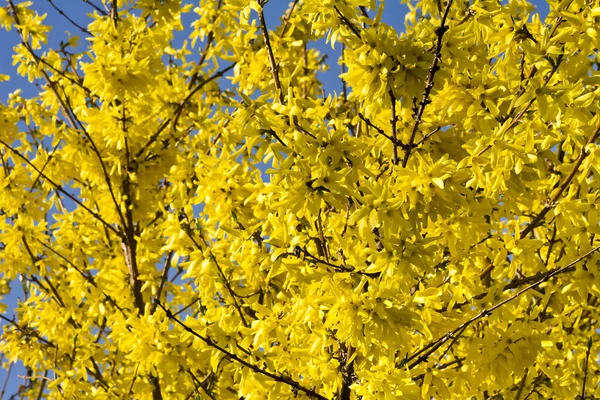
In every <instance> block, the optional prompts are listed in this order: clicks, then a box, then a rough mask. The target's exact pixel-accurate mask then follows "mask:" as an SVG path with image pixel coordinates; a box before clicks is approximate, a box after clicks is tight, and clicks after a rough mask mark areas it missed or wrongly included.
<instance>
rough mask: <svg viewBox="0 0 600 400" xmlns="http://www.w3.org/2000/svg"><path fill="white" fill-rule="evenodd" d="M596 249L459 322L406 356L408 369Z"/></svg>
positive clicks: (597, 248)
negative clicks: (495, 311) (466, 329)
mask: <svg viewBox="0 0 600 400" xmlns="http://www.w3.org/2000/svg"><path fill="white" fill-rule="evenodd" d="M598 250H600V246H597V247H595V248H593V249H592V250H590V251H588V252H587V253H585V254H584V255H582V256H580V257H578V258H577V259H575V260H574V261H572V262H570V263H569V264H567V265H565V266H564V267H562V268H559V269H557V270H554V271H553V272H552V273H550V274H547V275H545V276H544V277H542V278H541V279H539V280H537V281H535V282H534V283H532V284H531V285H529V286H527V287H525V288H523V289H521V290H520V291H518V292H517V293H515V294H514V295H512V296H510V297H508V298H506V299H504V300H502V301H501V302H499V303H497V304H495V305H493V306H491V307H489V308H486V309H485V310H483V311H481V312H479V313H478V314H476V315H475V316H474V317H472V318H470V319H469V320H467V321H465V322H463V323H462V324H460V325H459V326H458V327H457V328H455V329H454V330H452V331H450V332H447V333H446V334H444V335H443V336H442V337H440V338H438V339H437V340H434V341H432V342H430V343H429V344H427V345H426V346H425V347H423V348H422V349H420V350H419V351H417V352H415V353H414V354H413V355H411V356H410V357H408V358H407V361H406V362H410V361H412V360H414V359H415V358H416V361H415V362H414V363H412V364H411V366H410V369H412V368H414V367H416V366H417V365H418V364H420V363H422V362H423V361H426V360H427V359H428V358H429V356H430V355H431V354H432V353H433V352H435V351H436V350H437V349H439V348H440V347H441V346H443V345H444V344H445V343H446V342H447V341H448V340H450V339H453V338H454V337H455V335H456V334H457V333H458V332H460V331H461V330H463V329H465V328H466V327H468V326H469V325H471V324H472V323H473V322H475V321H477V320H478V319H480V318H484V317H488V316H489V315H490V314H491V313H492V312H493V311H494V310H496V309H498V308H500V307H502V306H503V305H505V304H506V303H509V302H511V301H513V300H514V299H516V298H518V297H520V296H521V295H523V294H524V293H526V292H528V291H529V290H531V289H533V288H535V287H537V286H539V285H540V284H542V283H544V282H546V281H548V280H549V279H550V278H552V277H554V276H556V275H559V274H561V273H564V272H566V271H567V270H569V269H570V268H571V267H572V266H574V265H575V264H577V263H579V262H581V261H582V260H584V259H586V258H587V257H589V256H590V255H592V254H593V253H595V252H596V251H598ZM417 357H418V358H417Z"/></svg>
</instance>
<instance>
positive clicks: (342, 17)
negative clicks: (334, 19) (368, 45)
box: [333, 6, 362, 41]
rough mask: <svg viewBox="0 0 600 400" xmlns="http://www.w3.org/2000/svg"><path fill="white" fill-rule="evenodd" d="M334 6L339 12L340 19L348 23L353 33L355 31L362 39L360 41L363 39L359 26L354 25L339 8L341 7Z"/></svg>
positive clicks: (345, 23)
mask: <svg viewBox="0 0 600 400" xmlns="http://www.w3.org/2000/svg"><path fill="white" fill-rule="evenodd" d="M333 8H334V9H335V11H336V12H337V14H338V16H339V17H340V19H341V20H342V22H343V23H344V25H346V26H347V27H348V28H350V30H351V31H352V33H354V34H355V35H356V37H358V38H359V39H360V41H362V35H361V34H360V31H359V30H358V28H357V27H356V26H354V24H353V23H352V22H351V21H350V20H349V19H348V18H346V17H345V16H344V14H342V13H341V11H340V10H339V8H337V6H333Z"/></svg>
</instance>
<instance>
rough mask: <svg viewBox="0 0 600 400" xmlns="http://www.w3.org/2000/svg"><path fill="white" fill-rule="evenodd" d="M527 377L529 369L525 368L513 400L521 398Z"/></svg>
mask: <svg viewBox="0 0 600 400" xmlns="http://www.w3.org/2000/svg"><path fill="white" fill-rule="evenodd" d="M527 375H529V368H525V374H524V375H523V378H521V382H520V384H519V388H518V389H517V393H516V394H515V400H519V399H520V398H521V394H522V393H523V389H525V383H526V382H527Z"/></svg>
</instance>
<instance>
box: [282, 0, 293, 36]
mask: <svg viewBox="0 0 600 400" xmlns="http://www.w3.org/2000/svg"><path fill="white" fill-rule="evenodd" d="M296 5H298V0H294V2H293V3H292V5H291V7H290V9H289V10H288V11H287V12H286V13H285V15H284V16H283V24H282V26H281V32H280V33H279V37H280V38H282V37H283V35H285V30H286V29H287V27H288V24H289V23H290V18H291V17H292V14H293V13H294V9H295V8H296Z"/></svg>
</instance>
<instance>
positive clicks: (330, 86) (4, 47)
mask: <svg viewBox="0 0 600 400" xmlns="http://www.w3.org/2000/svg"><path fill="white" fill-rule="evenodd" d="M15 2H16V3H18V2H19V1H18V0H15ZM53 2H54V4H55V5H56V6H57V7H59V8H61V9H62V10H63V11H65V12H66V13H67V14H68V15H69V17H70V18H72V19H73V20H75V21H76V22H78V23H79V24H80V25H83V26H85V25H86V20H87V17H86V14H87V13H90V12H92V10H93V9H92V7H90V6H89V5H88V4H85V3H84V1H83V0H53ZM95 3H96V4H100V1H99V0H96V1H95ZM184 3H194V1H190V0H184ZM533 4H535V5H536V6H537V7H538V12H540V14H542V18H543V17H544V16H545V15H546V13H547V12H548V5H547V3H545V2H541V1H539V0H537V1H534V2H533ZM287 6H288V0H271V1H269V3H268V4H267V5H266V6H265V14H266V19H267V25H268V26H269V28H271V29H272V28H274V27H276V26H277V25H279V17H280V16H281V15H283V13H284V11H285V10H286V9H287ZM34 7H35V9H36V10H38V12H39V13H40V14H44V13H47V18H46V24H48V25H51V26H53V30H52V32H51V33H50V43H49V46H50V47H54V46H58V45H59V43H60V41H61V40H65V39H66V38H67V37H68V36H67V33H66V32H67V31H69V32H72V34H74V35H78V34H79V33H80V32H78V31H77V30H76V28H75V27H73V26H72V25H71V24H70V23H69V22H68V21H67V20H66V19H65V18H64V17H63V16H61V15H60V14H59V13H58V11H56V10H55V9H54V8H53V7H52V5H51V4H50V2H49V1H48V0H35V1H34ZM406 10H407V8H406V6H404V5H401V4H400V0H387V1H386V8H385V11H384V13H383V21H384V22H385V23H387V24H389V25H391V26H393V27H395V28H396V29H397V30H398V31H401V30H402V27H403V25H404V14H405V12H406ZM193 16H194V15H193V14H192V15H190V16H189V17H188V18H184V25H185V26H189V24H190V22H191V20H192V18H193ZM186 34H187V33H186V32H182V33H181V34H180V35H179V37H178V40H182V39H183V38H184V37H185V35H186ZM18 42H19V37H18V35H17V33H16V32H15V31H14V30H13V31H11V32H8V33H7V32H6V31H4V30H0V54H1V55H2V57H0V74H6V75H10V76H11V80H10V81H8V82H3V83H0V101H1V102H3V103H5V102H6V100H7V97H8V95H9V93H11V92H13V91H14V90H16V89H18V88H21V89H23V92H24V95H25V96H31V95H35V93H36V88H35V86H34V85H32V84H29V83H28V82H27V81H26V80H24V79H22V78H20V77H18V76H16V73H15V69H14V67H13V66H12V57H10V56H9V55H10V54H12V48H13V46H15V45H16V44H17V43H18ZM318 48H319V50H320V51H321V52H323V53H327V54H328V61H327V62H328V64H329V65H330V70H329V71H327V72H324V73H322V74H321V75H320V76H319V78H320V80H321V81H322V82H323V83H324V85H325V90H326V91H327V92H340V91H341V82H340V80H339V78H338V74H339V73H340V66H339V65H338V64H337V59H338V57H339V54H340V53H339V52H340V45H339V44H338V45H337V47H336V49H335V50H332V49H331V46H329V45H327V44H325V43H324V42H323V43H319V44H318ZM12 286H13V289H14V293H12V294H11V295H10V296H9V298H8V303H9V306H10V307H14V306H15V305H16V301H17V298H18V296H19V292H20V290H19V289H18V287H19V283H18V282H13V285H12ZM6 314H7V315H8V316H9V317H12V314H13V312H12V311H11V310H9V311H8V312H7V313H6ZM3 325H4V324H3V323H0V327H3ZM0 331H1V328H0ZM6 374H7V371H6V370H4V369H3V368H1V367H0V391H1V390H2V389H1V387H2V385H3V384H4V381H5V379H6ZM23 374H24V369H23V368H22V367H21V366H18V365H17V366H15V367H13V369H12V371H11V374H10V379H9V381H8V385H7V388H6V392H5V393H4V398H9V397H10V395H11V394H14V393H16V390H17V388H18V386H19V385H20V384H22V383H23V380H22V379H20V378H18V376H19V375H23ZM0 400H2V398H0Z"/></svg>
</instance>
